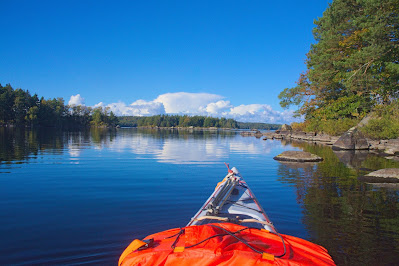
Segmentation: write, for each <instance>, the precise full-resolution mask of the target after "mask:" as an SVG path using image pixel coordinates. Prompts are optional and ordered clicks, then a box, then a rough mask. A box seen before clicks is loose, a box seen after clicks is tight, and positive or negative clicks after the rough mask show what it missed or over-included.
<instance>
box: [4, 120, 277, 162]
mask: <svg viewBox="0 0 399 266" xmlns="http://www.w3.org/2000/svg"><path fill="white" fill-rule="evenodd" d="M0 136H1V146H0V162H1V163H3V164H4V163H7V162H8V163H12V162H13V163H15V162H16V161H24V160H28V159H31V158H35V157H36V156H37V155H38V154H40V153H53V154H62V153H67V154H68V155H69V156H70V158H71V160H73V161H78V159H79V157H80V156H81V153H82V152H84V150H85V149H89V148H94V149H96V150H102V149H108V150H110V151H113V152H117V153H124V152H127V151H128V152H131V153H133V154H136V155H149V156H150V158H153V159H155V160H157V161H158V162H162V163H170V164H213V163H220V162H222V161H223V160H222V158H226V157H228V156H229V154H231V153H238V154H248V155H260V154H268V153H270V152H271V150H272V149H274V148H278V147H281V145H282V144H281V143H280V142H277V141H263V142H260V141H259V140H256V139H254V138H243V137H241V136H240V135H239V134H238V133H237V132H234V131H206V130H203V131H202V130H195V131H189V130H156V129H119V130H114V129H113V130H107V129H91V130H87V131H74V132H65V131H59V130H55V129H37V130H27V129H23V128H22V129H21V128H0Z"/></svg>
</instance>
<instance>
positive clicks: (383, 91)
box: [279, 0, 399, 138]
mask: <svg viewBox="0 0 399 266" xmlns="http://www.w3.org/2000/svg"><path fill="white" fill-rule="evenodd" d="M398 11H399V0H385V1H380V0H334V1H333V2H332V3H330V4H329V7H328V8H327V9H326V10H325V11H324V13H323V16H322V17H320V18H318V19H317V20H315V25H316V27H315V28H314V29H313V36H314V39H315V43H314V44H313V45H311V47H310V50H309V52H308V54H307V55H306V56H307V59H306V67H307V71H306V72H305V73H302V74H301V75H300V77H299V79H298V81H297V85H296V86H295V87H292V88H286V89H284V90H283V91H282V92H281V93H280V95H279V99H280V105H281V106H282V107H289V106H292V105H294V106H295V105H296V106H298V110H297V112H296V115H297V116H300V117H303V118H304V119H305V121H304V122H303V123H299V124H298V123H296V124H293V127H294V128H296V129H300V130H305V131H316V132H325V133H328V134H332V135H337V134H341V133H342V132H344V131H346V130H347V129H349V128H350V127H352V126H355V125H356V124H357V123H358V122H359V121H360V120H361V119H362V118H364V117H365V116H367V115H369V116H371V117H372V119H371V121H370V123H369V124H368V125H367V126H365V127H364V128H363V129H362V131H364V133H365V134H366V135H368V136H370V137H375V138H397V137H399V101H398V97H399V16H398ZM381 130H383V131H384V132H383V133H382V134H380V133H378V134H379V135H376V132H377V131H381Z"/></svg>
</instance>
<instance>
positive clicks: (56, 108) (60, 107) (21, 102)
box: [0, 84, 118, 128]
mask: <svg viewBox="0 0 399 266" xmlns="http://www.w3.org/2000/svg"><path fill="white" fill-rule="evenodd" d="M117 124H118V118H117V117H116V116H115V115H114V113H113V112H109V110H108V109H107V108H102V107H98V108H91V107H87V106H81V105H80V106H69V105H66V104H65V101H64V99H62V98H54V99H47V100H46V99H44V98H43V97H41V98H40V99H39V97H38V95H37V94H34V95H31V93H30V92H29V91H24V90H22V89H13V88H12V87H11V85H10V84H7V85H6V86H4V87H3V86H2V85H1V84H0V126H5V125H13V126H29V127H35V126H43V127H56V128H82V127H90V126H94V127H114V126H116V125H117Z"/></svg>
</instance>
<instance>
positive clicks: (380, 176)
mask: <svg viewBox="0 0 399 266" xmlns="http://www.w3.org/2000/svg"><path fill="white" fill-rule="evenodd" d="M359 179H360V180H362V181H366V182H370V183H399V168H386V169H380V170H377V171H374V172H371V173H369V174H367V175H365V176H362V177H359Z"/></svg>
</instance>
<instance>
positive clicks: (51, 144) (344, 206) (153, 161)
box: [0, 128, 399, 265]
mask: <svg viewBox="0 0 399 266" xmlns="http://www.w3.org/2000/svg"><path fill="white" fill-rule="evenodd" d="M292 149H297V150H305V151H308V152H311V153H314V154H317V155H318V156H321V157H323V158H324V161H323V162H321V163H317V164H295V163H280V162H275V161H273V160H272V157H273V156H275V155H277V154H278V153H279V152H281V151H283V150H292ZM99 156H104V157H102V158H100V157H99ZM60 157H61V158H63V160H61V159H59V158H60ZM232 157H233V158H234V159H235V160H236V162H238V164H241V165H247V166H248V167H247V169H245V171H246V172H247V173H248V176H251V175H252V177H255V178H253V180H254V183H256V182H258V183H257V184H258V185H259V186H262V184H263V185H264V184H265V183H267V184H268V186H265V185H264V187H256V189H257V190H259V191H263V192H264V193H263V194H264V195H262V193H260V194H257V195H258V196H259V197H261V198H262V197H263V198H265V199H269V200H273V199H270V198H271V197H272V196H273V197H274V198H278V201H284V200H285V199H284V198H281V199H280V198H279V197H282V196H281V195H292V193H295V195H294V197H295V198H296V202H297V205H295V206H296V208H298V206H300V208H302V213H303V216H295V219H297V220H299V219H300V218H297V217H301V219H302V224H303V225H304V226H305V227H306V232H302V231H301V232H294V233H298V234H299V235H305V236H310V239H309V240H311V241H314V242H316V243H318V244H321V245H323V246H325V247H326V248H327V249H328V250H329V252H330V253H331V254H332V256H333V257H334V259H335V260H336V262H337V263H338V264H343V265H364V264H366V265H374V264H395V263H396V261H397V258H398V256H399V250H398V248H397V247H398V241H399V205H398V202H399V190H398V186H397V185H395V186H393V185H390V186H386V185H378V186H371V185H369V184H365V183H362V182H359V181H358V180H357V177H358V176H361V175H364V174H366V173H368V172H369V171H371V170H377V169H381V168H389V167H398V168H399V163H398V162H394V161H389V160H386V159H384V158H381V157H377V156H376V155H373V154H371V153H368V152H362V153H358V152H357V153H353V152H334V151H333V150H332V149H331V148H330V147H326V146H318V145H311V144H308V143H306V142H302V143H300V142H292V143H291V142H287V141H282V142H280V141H269V140H268V141H262V140H259V139H255V138H245V137H241V136H240V135H239V134H238V133H237V132H234V131H191V132H190V131H177V130H152V129H140V130H138V129H119V130H102V129H94V130H88V131H75V132H65V131H58V130H51V129H38V130H26V129H18V128H16V129H10V128H0V174H2V173H10V172H13V170H15V169H13V168H18V167H22V166H26V167H25V168H24V169H22V170H23V171H21V172H17V171H14V174H16V176H18V177H19V178H20V179H22V180H24V181H25V182H27V181H29V182H31V183H30V184H31V186H22V187H21V186H20V183H19V182H17V181H19V180H17V178H14V175H12V176H11V175H3V176H2V177H9V178H8V179H7V182H3V183H2V184H1V185H0V189H2V188H4V187H5V188H6V189H3V191H2V194H1V193H0V195H3V201H2V203H3V204H2V205H1V204H0V207H1V208H3V211H2V212H0V213H2V214H1V215H3V216H2V217H0V218H2V219H3V220H4V219H8V220H7V221H9V222H8V223H7V225H9V226H14V224H18V223H21V222H26V223H27V224H28V225H25V224H23V223H22V225H20V227H21V228H22V229H21V230H20V232H23V231H24V230H26V226H31V225H30V224H31V221H28V220H27V218H26V216H23V215H24V214H25V213H27V212H29V211H31V212H32V216H29V217H30V218H31V217H35V219H36V220H40V217H42V219H43V220H44V221H45V222H43V228H41V230H42V231H40V234H42V233H43V232H46V230H47V227H49V226H48V225H49V224H51V225H54V224H57V223H61V224H62V221H63V219H65V218H64V217H65V209H62V210H60V209H59V208H58V206H59V205H58V204H61V205H60V206H64V207H65V206H69V207H70V208H69V209H68V208H67V210H69V211H70V215H73V216H74V217H75V216H76V217H78V218H79V219H78V218H77V220H76V224H74V223H67V225H65V226H66V227H68V228H69V226H72V227H73V226H75V227H74V229H73V230H71V232H75V233H76V234H82V233H84V232H81V231H79V230H80V229H79V228H80V227H81V224H82V221H81V220H80V218H81V216H82V215H84V214H85V215H86V216H87V217H86V219H87V221H86V224H85V225H86V227H87V228H91V227H93V226H96V225H97V227H99V228H101V229H103V228H105V227H104V225H103V224H101V221H103V220H104V219H106V218H109V217H111V218H112V219H111V218H110V221H108V220H107V221H106V223H105V224H106V225H108V226H110V227H112V226H115V227H118V230H119V227H120V226H121V225H126V227H123V228H124V229H125V230H126V232H129V234H130V233H131V230H132V227H131V226H130V225H129V224H127V223H126V221H129V222H130V221H135V222H136V223H137V224H136V227H135V228H136V229H137V228H142V227H140V226H142V221H141V220H140V219H137V217H136V216H135V215H136V212H141V215H142V216H143V215H144V214H145V213H148V221H153V212H151V211H149V210H158V211H159V215H164V216H165V217H169V218H164V219H165V220H166V221H167V222H168V223H169V224H168V225H171V224H172V225H171V226H174V225H175V224H174V223H175V221H174V218H171V217H170V215H169V214H170V209H169V206H172V205H173V204H176V205H173V206H174V208H175V209H176V208H180V202H178V203H176V201H175V199H174V196H175V193H177V192H178V191H183V190H184V191H189V192H185V193H186V194H184V195H181V197H183V196H185V197H186V201H187V200H188V199H191V200H194V201H195V200H198V201H199V197H200V196H202V195H203V190H202V185H203V183H204V182H209V181H210V179H204V178H206V175H203V173H202V172H201V171H196V170H198V168H196V167H195V165H201V168H203V167H204V165H211V166H210V167H208V169H207V172H212V171H213V168H214V167H213V166H212V164H214V163H221V162H223V161H225V160H226V159H227V160H228V159H229V158H232ZM54 158H55V159H56V160H54ZM132 159H134V161H135V163H131V161H132ZM143 159H145V160H146V161H144V160H143ZM85 160H86V161H85ZM140 160H141V161H140ZM54 161H55V162H57V163H60V164H64V165H61V166H59V165H56V166H54V167H53V168H51V169H49V170H48V172H47V173H46V172H45V170H46V168H48V167H47V165H48V164H49V163H52V164H53V163H54ZM99 162H100V163H99ZM126 162H129V163H130V165H129V167H130V168H131V169H134V170H131V169H127V170H126V168H129V167H124V166H125V164H126ZM158 162H159V163H160V164H157V163H158ZM26 163H36V165H35V166H36V168H35V167H33V166H32V165H25V164H26ZM20 164H24V165H20ZM71 164H79V165H77V167H75V165H71ZM177 164H184V165H185V166H184V167H181V168H179V167H178V165H177ZM65 165H66V166H65ZM265 165H266V166H265ZM68 166H69V167H68ZM166 166H167V167H166ZM252 167H253V170H252ZM18 169H19V168H18ZM32 169H34V170H32ZM168 169H169V170H168ZM124 170H125V171H124ZM251 170H252V172H251ZM35 171H36V172H35ZM72 171H73V173H71V172H72ZM132 171H135V173H137V176H135V177H134V178H136V179H134V182H132V180H133V179H132V178H133V177H132V175H131V173H132ZM159 171H170V172H167V173H166V174H165V175H169V176H171V175H172V174H171V173H173V174H174V173H175V172H176V171H187V173H190V176H191V177H193V178H192V179H183V178H182V179H180V180H179V182H174V183H173V185H175V186H176V187H174V190H173V187H171V183H170V182H169V181H168V180H166V179H159V178H158V172H159ZM16 172H17V173H16ZM200 172H201V173H200ZM264 172H267V176H268V179H267V180H265V179H264V178H265V174H263V173H264ZM54 173H56V175H54ZM168 173H169V174H168ZM46 174H47V176H46V178H44V179H43V178H42V176H43V175H46ZM31 175H32V176H33V177H34V178H32V181H31V180H30V178H31ZM187 175H188V174H187ZM28 176H29V177H28ZM14 179H15V180H14ZM3 180H6V178H3ZM114 180H118V182H115V181H114ZM48 181H50V182H48ZM35 182H36V183H35ZM184 182H185V183H184ZM195 182H197V183H195ZM193 183H194V184H196V186H194V188H193ZM35 184H36V186H34V185H35ZM154 184H158V186H154ZM140 186H141V187H140ZM180 186H183V187H184V188H183V189H182V190H181V187H180ZM287 187H288V188H287ZM140 188H141V189H140ZM22 189H25V190H27V192H26V191H25V192H24V191H22ZM37 191H39V192H40V193H39V192H37ZM132 191H134V192H135V193H138V194H140V193H141V196H140V197H134V198H133V197H132ZM170 191H173V196H171V194H172V193H171V192H170ZM6 193H9V196H4V195H7V194H6ZM18 193H20V194H18ZM46 193H50V194H46ZM284 193H285V194H284ZM149 195H150V196H149ZM160 195H161V196H162V197H163V198H162V199H163V200H165V199H168V198H172V199H171V200H170V202H168V204H169V205H168V206H166V205H165V206H164V207H163V208H164V209H162V208H161V209H160V205H159V204H160V203H159V197H160ZM193 195H197V196H196V197H197V198H195V197H193ZM265 195H267V196H265ZM274 195H275V196H274ZM23 197H25V201H21V198H22V199H23ZM79 197H80V198H79ZM118 197H119V198H118ZM57 198H58V203H57V204H55V203H54V202H56V201H54V199H57ZM132 198H133V199H132ZM101 199H103V201H101V204H98V202H99V200H101ZM90 200H91V201H90ZM129 200H131V201H129ZM140 200H141V202H139V203H140V204H138V203H137V202H138V201H140ZM151 200H152V201H151ZM274 200H275V199H274ZM32 202H35V203H36V204H37V206H36V209H35V205H32ZM40 202H42V205H40ZM43 202H44V203H43ZM85 202H86V203H85ZM87 202H89V203H90V205H87V206H86V205H85V204H88V203H87ZM11 203H12V204H15V206H16V207H17V208H14V207H15V206H13V205H11ZM84 203H85V204H84ZM112 203H114V205H112ZM200 203H202V202H195V204H198V205H200ZM18 204H20V205H18ZM43 204H44V205H43ZM46 204H47V205H46ZM71 204H72V205H71ZM73 204H75V205H73ZM97 204H98V205H97ZM135 204H136V205H135ZM145 204H149V205H150V207H149V206H147V205H145ZM141 205H142V206H146V207H145V208H142V209H140V208H141V207H140V206H141ZM24 206H29V207H24ZM82 206H83V207H84V206H86V207H87V209H83V210H81V211H80V212H79V211H76V208H78V207H82ZM107 206H108V207H109V208H108V212H107V213H106V214H104V212H105V209H106V208H107ZM120 206H124V208H121V210H123V211H125V212H123V213H122V212H120V213H119V215H120V216H119V221H118V222H115V219H114V217H115V216H117V215H118V214H117V213H118V211H116V210H117V209H118V208H119V207H120ZM132 206H134V207H132ZM151 206H152V207H151ZM184 206H185V208H186V209H188V211H187V213H188V214H187V217H188V216H189V215H190V214H191V213H192V212H193V210H192V207H193V206H191V205H184ZM287 206H288V205H287ZM51 207H53V209H51ZM18 208H20V209H21V210H24V211H18V210H19V209H18ZM24 208H26V209H24ZM130 208H131V209H134V211H131V209H130ZM150 208H152V209H150ZM268 209H269V210H271V212H272V213H274V214H275V216H277V217H287V216H289V215H290V214H289V213H288V214H287V212H290V211H291V212H293V211H295V210H293V208H292V209H289V208H287V209H281V208H278V207H274V206H268ZM4 210H5V211H4ZM16 210H17V211H16ZM38 210H39V211H40V210H41V211H42V213H43V215H42V216H40V215H36V214H37V212H38ZM48 210H51V212H48ZM57 211H59V213H57V215H58V216H57V215H54V213H56V212H57ZM93 211H94V212H95V211H97V212H98V214H97V213H96V215H93V214H90V212H93ZM33 212H34V214H33ZM48 213H50V214H51V215H50V214H48ZM18 215H19V216H22V217H23V219H22V218H20V219H16V218H14V217H19V216H18ZM37 217H39V218H37ZM57 217H62V219H59V220H57V219H56V218H57ZM93 217H94V218H93ZM187 217H186V214H184V215H183V216H182V217H180V218H181V220H182V221H185V219H187ZM50 218H51V219H53V218H54V219H56V220H55V221H53V220H51V219H50ZM48 219H50V220H48ZM167 219H170V220H167ZM282 221H283V222H284V220H283V219H282ZM103 222H104V221H103ZM156 222H158V223H162V226H166V224H165V223H164V222H163V221H156ZM159 226H160V225H159V224H156V226H154V227H159ZM284 226H285V225H284V224H283V225H281V227H284ZM279 227H280V225H279ZM301 228H302V227H301ZM150 229H151V230H155V229H156V228H150ZM165 229H166V228H165ZM137 230H139V229H137ZM301 230H303V229H301ZM3 231H4V232H6V233H7V234H10V232H12V233H15V232H17V230H13V231H12V230H6V229H4V230H3ZM104 232H111V231H107V230H105V231H104ZM97 233H98V232H97V231H96V230H94V232H93V235H97ZM147 233H148V232H140V234H142V235H143V236H144V235H146V234H147ZM123 235H124V236H125V234H123ZM114 237H115V236H114ZM8 239H11V240H13V239H14V240H15V243H22V242H24V243H31V242H29V241H25V240H26V239H25V236H23V235H21V234H17V233H15V234H14V235H12V237H9V238H8ZM49 239H51V238H49ZM104 239H107V238H106V237H104ZM108 239H109V237H108ZM126 239H130V237H127V236H126ZM75 242H76V239H73V241H71V243H73V245H75ZM115 242H116V243H121V241H120V238H118V239H116V240H115ZM51 245H53V243H52V242H51V241H49V244H48V246H51ZM68 245H69V243H68ZM11 246H12V245H11ZM15 246H16V244H15ZM122 248H123V247H121V249H122ZM46 250H47V249H46ZM79 250H81V247H79ZM113 252H114V253H115V257H117V255H118V254H119V251H118V250H115V249H114V250H113ZM15 256H16V257H18V256H19V251H18V252H15ZM21 260H22V258H21Z"/></svg>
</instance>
